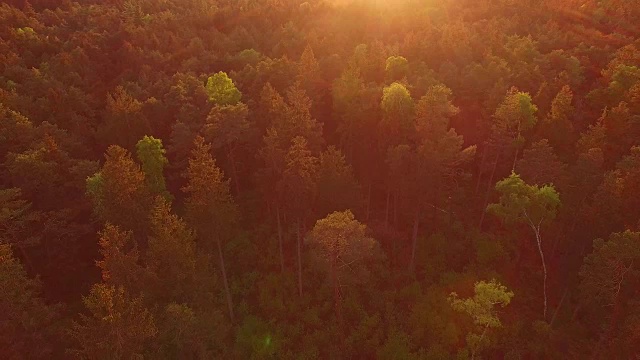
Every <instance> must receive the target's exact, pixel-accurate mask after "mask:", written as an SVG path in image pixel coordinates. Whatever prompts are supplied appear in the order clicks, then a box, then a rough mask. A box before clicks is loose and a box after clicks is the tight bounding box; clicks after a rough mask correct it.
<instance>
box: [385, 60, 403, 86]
mask: <svg viewBox="0 0 640 360" xmlns="http://www.w3.org/2000/svg"><path fill="white" fill-rule="evenodd" d="M408 68H409V62H408V61H407V59H405V58H404V57H402V56H389V57H388V58H387V61H386V65H385V69H384V70H385V72H386V74H387V80H388V81H399V80H402V79H403V78H405V77H406V76H407V71H408Z"/></svg>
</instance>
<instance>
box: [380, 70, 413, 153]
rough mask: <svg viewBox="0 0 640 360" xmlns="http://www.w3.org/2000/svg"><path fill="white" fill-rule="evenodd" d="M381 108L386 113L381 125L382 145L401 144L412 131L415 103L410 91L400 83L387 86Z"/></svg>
mask: <svg viewBox="0 0 640 360" xmlns="http://www.w3.org/2000/svg"><path fill="white" fill-rule="evenodd" d="M380 107H381V108H382V111H383V112H384V116H383V120H382V122H381V123H380V126H381V129H380V130H381V137H382V139H383V140H382V143H383V144H387V143H391V144H398V143H400V142H401V141H402V140H403V139H405V138H406V137H407V136H408V135H409V133H410V132H411V131H412V120H413V114H414V103H413V99H412V98H411V94H410V93H409V90H407V88H406V87H405V86H404V85H402V84H400V83H398V82H394V83H393V84H391V85H389V86H386V87H385V88H384V89H383V91H382V100H381V103H380Z"/></svg>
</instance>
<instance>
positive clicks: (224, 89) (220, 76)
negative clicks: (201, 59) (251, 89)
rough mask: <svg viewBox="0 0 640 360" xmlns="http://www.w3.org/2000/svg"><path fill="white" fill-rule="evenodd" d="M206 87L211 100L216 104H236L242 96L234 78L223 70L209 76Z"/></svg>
mask: <svg viewBox="0 0 640 360" xmlns="http://www.w3.org/2000/svg"><path fill="white" fill-rule="evenodd" d="M206 89H207V94H208V95H209V101H210V102H212V103H214V104H216V105H221V106H223V105H235V104H237V103H238V101H240V98H241V97H242V94H241V93H240V90H238V89H237V88H236V85H235V84H234V83H233V80H231V78H229V75H227V73H225V72H223V71H220V72H218V73H216V74H213V75H211V76H209V78H208V79H207V86H206Z"/></svg>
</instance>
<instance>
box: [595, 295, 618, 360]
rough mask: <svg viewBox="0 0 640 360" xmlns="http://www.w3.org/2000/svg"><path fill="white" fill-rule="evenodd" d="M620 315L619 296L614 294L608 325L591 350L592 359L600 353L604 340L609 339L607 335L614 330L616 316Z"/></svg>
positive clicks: (616, 320)
mask: <svg viewBox="0 0 640 360" xmlns="http://www.w3.org/2000/svg"><path fill="white" fill-rule="evenodd" d="M619 316H620V301H619V296H616V298H615V300H614V302H613V313H612V314H611V320H609V326H608V328H607V329H605V330H604V332H603V333H602V335H601V336H600V339H599V340H598V343H597V344H596V348H595V350H594V351H593V355H592V357H591V358H592V359H594V360H595V359H598V355H599V354H600V350H602V346H603V345H604V343H605V341H606V340H607V339H609V337H610V336H611V333H612V332H613V331H614V328H615V326H616V324H617V322H618V317H619Z"/></svg>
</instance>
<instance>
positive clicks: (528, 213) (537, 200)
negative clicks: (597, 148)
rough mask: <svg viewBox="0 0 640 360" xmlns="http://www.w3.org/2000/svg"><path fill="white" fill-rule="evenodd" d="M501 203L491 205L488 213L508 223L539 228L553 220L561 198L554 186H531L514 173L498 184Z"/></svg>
mask: <svg viewBox="0 0 640 360" xmlns="http://www.w3.org/2000/svg"><path fill="white" fill-rule="evenodd" d="M496 191H497V192H498V193H500V201H499V202H498V203H496V204H490V205H489V206H488V207H487V211H488V212H490V213H493V214H495V215H496V216H499V217H501V218H503V219H504V220H506V221H507V222H525V223H528V224H530V225H531V226H539V225H540V223H542V222H544V221H550V220H553V219H554V218H555V216H556V212H557V209H558V206H560V196H559V194H558V192H557V191H556V190H555V188H554V187H553V186H552V185H544V186H538V185H529V184H527V183H525V182H524V181H523V180H522V179H521V178H520V176H519V175H517V174H515V173H512V174H511V175H510V176H509V177H507V178H505V179H504V180H501V181H499V182H498V183H497V184H496Z"/></svg>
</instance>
